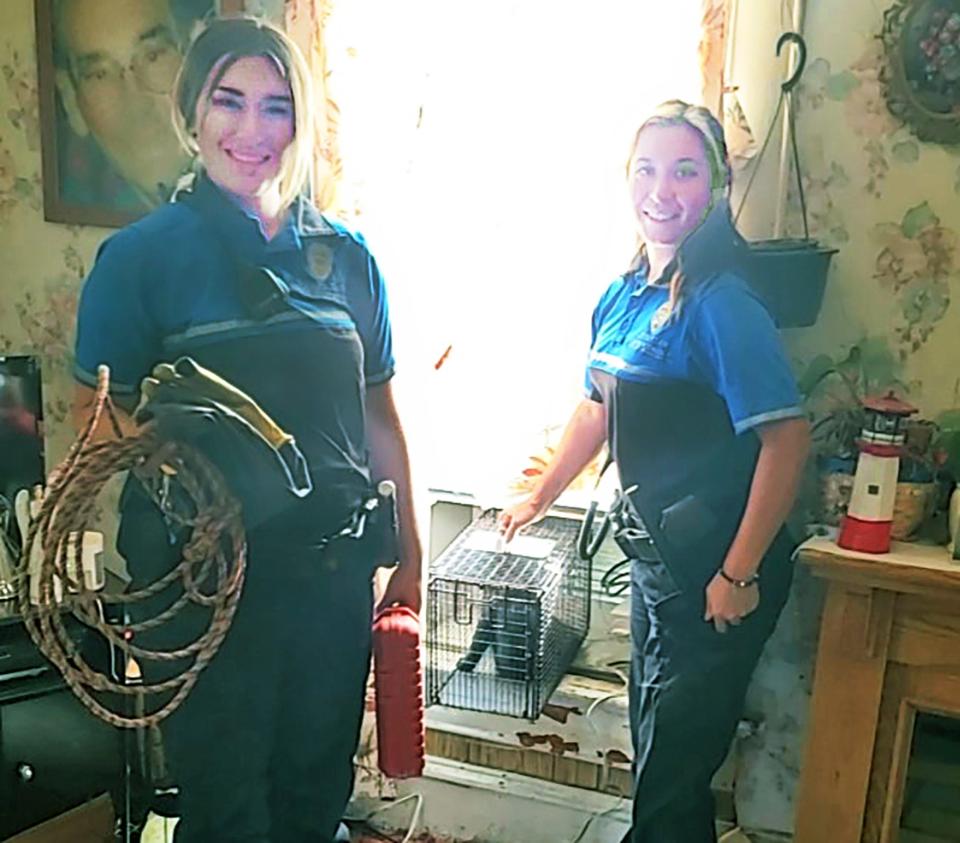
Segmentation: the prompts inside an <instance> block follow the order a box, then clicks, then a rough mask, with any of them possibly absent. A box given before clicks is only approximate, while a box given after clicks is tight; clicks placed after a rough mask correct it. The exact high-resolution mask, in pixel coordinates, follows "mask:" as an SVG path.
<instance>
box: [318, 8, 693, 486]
mask: <svg viewBox="0 0 960 843" xmlns="http://www.w3.org/2000/svg"><path fill="white" fill-rule="evenodd" d="M700 13H701V2H700V0H671V2H669V3H654V2H652V0H634V2H616V1H615V0H596V1H595V2H593V3H570V2H557V0H488V1H487V2H484V3H464V2H458V0H453V2H451V0H409V2H404V3H397V2H395V0H350V1H349V2H343V3H338V4H336V6H335V9H334V12H333V15H332V17H331V19H330V22H329V28H328V48H329V67H330V71H331V80H330V81H331V88H332V93H333V96H334V97H335V99H336V100H337V102H338V103H339V105H340V108H341V120H340V151H341V154H342V156H343V159H344V167H345V179H344V185H343V192H342V196H344V197H345V198H347V199H348V201H349V202H350V204H351V206H352V207H354V208H357V209H359V214H358V215H357V216H354V217H351V218H350V219H349V223H350V224H351V225H353V226H355V227H356V228H357V229H359V230H360V231H362V232H363V233H364V235H365V236H366V237H367V239H368V241H369V243H370V245H371V248H372V250H373V251H374V254H375V255H376V256H377V259H378V260H379V262H380V264H381V266H382V268H383V270H384V273H385V275H386V278H387V283H388V286H389V292H390V297H391V308H392V313H393V319H394V330H395V343H396V349H395V350H396V354H397V360H398V379H397V383H396V390H397V396H398V401H399V402H400V403H401V411H402V413H403V418H404V422H405V426H406V428H407V431H408V436H409V438H410V441H411V448H412V450H413V452H414V460H415V468H416V475H417V479H418V480H419V481H420V484H421V485H423V484H425V483H426V484H429V485H434V486H441V487H444V488H456V489H458V490H465V491H474V492H480V493H483V492H485V491H487V490H488V489H497V488H499V487H500V486H502V484H503V483H504V481H505V480H506V479H508V478H509V476H511V475H512V474H513V473H515V472H516V471H517V470H518V469H519V468H521V467H522V465H523V464H524V461H525V458H526V456H527V455H528V454H529V453H531V452H532V451H533V450H535V449H537V448H538V447H539V446H541V445H543V444H544V436H545V429H546V428H549V427H552V426H557V425H562V424H563V423H564V422H565V421H566V418H567V417H568V415H569V413H570V411H571V410H572V409H573V407H574V405H575V404H576V402H577V401H578V400H579V397H580V395H581V394H582V392H581V390H582V381H583V363H584V360H585V355H586V352H587V346H588V343H589V324H590V314H591V311H592V308H593V306H594V304H595V302H596V299H597V297H598V296H599V294H600V293H601V292H602V291H603V289H604V288H605V287H606V285H607V284H608V283H609V282H610V281H611V280H612V279H613V278H614V277H615V276H616V275H617V274H618V273H619V272H621V271H622V270H623V268H624V267H625V265H626V263H627V262H628V260H629V259H630V257H631V255H632V253H633V242H634V241H633V236H634V235H633V224H632V216H631V210H630V208H629V204H628V202H627V194H626V190H625V184H624V165H625V163H626V156H627V152H628V146H629V143H630V139H631V136H632V132H633V130H634V129H635V127H636V125H637V123H638V122H639V120H640V119H642V118H643V117H644V116H645V115H646V114H647V113H648V112H649V110H650V109H651V107H652V106H653V105H655V104H656V103H657V102H659V101H661V100H663V99H667V98H671V97H680V98H684V99H688V100H693V101H696V100H697V99H698V98H699V90H700V79H699V67H698V62H697V44H698V41H699V37H700ZM448 345H452V350H451V352H450V354H449V357H448V358H447V359H446V362H445V363H444V365H443V366H442V367H441V368H440V369H439V370H437V369H435V368H434V364H435V362H436V361H437V359H438V358H439V357H440V356H441V355H442V354H443V352H444V350H445V349H446V348H447V346H448Z"/></svg>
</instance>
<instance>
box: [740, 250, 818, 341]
mask: <svg viewBox="0 0 960 843" xmlns="http://www.w3.org/2000/svg"><path fill="white" fill-rule="evenodd" d="M748 245H749V249H750V250H749V253H748V258H747V261H746V266H744V267H743V268H742V271H743V272H744V273H745V274H746V276H747V280H748V281H749V282H750V285H751V286H752V287H753V288H754V289H755V290H756V291H757V292H758V293H759V294H760V296H761V297H762V298H763V300H764V302H766V305H767V307H768V308H769V309H770V312H771V313H772V314H773V318H774V320H775V321H776V323H777V325H778V326H779V327H781V328H807V327H809V326H810V325H813V324H814V323H815V322H816V321H817V316H819V315H820V305H821V303H822V302H823V292H824V288H825V287H826V285H827V271H828V270H829V268H830V259H831V258H832V257H833V256H834V255H835V254H836V253H837V250H836V249H832V248H830V247H828V246H822V245H821V244H820V243H818V242H817V241H816V240H811V239H788V238H780V239H777V240H758V241H754V242H748Z"/></svg>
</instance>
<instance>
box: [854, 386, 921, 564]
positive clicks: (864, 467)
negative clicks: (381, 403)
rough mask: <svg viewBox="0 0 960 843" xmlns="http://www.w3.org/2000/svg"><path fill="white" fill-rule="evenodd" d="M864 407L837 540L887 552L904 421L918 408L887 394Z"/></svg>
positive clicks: (868, 550) (875, 551)
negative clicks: (854, 468) (850, 485)
mask: <svg viewBox="0 0 960 843" xmlns="http://www.w3.org/2000/svg"><path fill="white" fill-rule="evenodd" d="M863 409H864V413H865V415H866V419H865V421H864V426H863V430H862V431H861V433H860V440H859V441H858V442H857V446H858V447H859V449H860V457H859V458H858V460H857V472H856V475H855V476H854V479H853V492H852V494H851V495H850V506H848V507H847V514H846V515H845V516H844V518H843V524H842V525H841V527H840V535H839V536H838V537H837V544H838V545H840V547H845V548H847V549H848V550H859V551H861V552H863V553H886V552H887V551H888V550H889V549H890V528H891V526H892V524H893V504H894V499H895V497H896V494H897V473H898V472H899V470H900V454H901V453H902V452H903V443H904V439H905V438H906V437H905V433H904V430H903V423H904V422H905V421H906V419H907V418H908V417H909V416H911V415H913V413H915V412H917V408H916V407H911V406H910V405H909V404H907V403H905V402H904V401H901V400H900V399H898V398H897V397H896V396H895V395H894V394H893V393H892V392H888V393H887V394H886V395H884V396H882V397H876V398H866V399H864V401H863Z"/></svg>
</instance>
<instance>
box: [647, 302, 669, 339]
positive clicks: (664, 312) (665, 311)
mask: <svg viewBox="0 0 960 843" xmlns="http://www.w3.org/2000/svg"><path fill="white" fill-rule="evenodd" d="M669 318H670V302H664V303H663V304H661V305H660V307H658V308H657V309H656V311H655V312H654V314H653V316H652V317H651V319H650V331H651V332H652V333H656V332H657V331H659V330H660V329H661V328H662V327H663V326H664V325H666V324H667V320H668V319H669Z"/></svg>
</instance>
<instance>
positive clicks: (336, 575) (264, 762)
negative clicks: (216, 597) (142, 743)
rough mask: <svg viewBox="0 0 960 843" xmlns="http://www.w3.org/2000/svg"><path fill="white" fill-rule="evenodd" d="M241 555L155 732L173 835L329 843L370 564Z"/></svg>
mask: <svg viewBox="0 0 960 843" xmlns="http://www.w3.org/2000/svg"><path fill="white" fill-rule="evenodd" d="M249 550H250V552H249V563H248V568H247V581H246V584H245V586H244V591H243V595H242V597H241V600H240V605H239V607H238V610H237V613H236V615H235V616H234V620H233V625H232V627H231V629H230V631H229V632H228V634H227V637H226V639H225V641H224V642H223V645H222V647H221V649H220V651H219V652H218V653H217V655H216V656H215V657H214V659H213V660H212V661H211V662H210V664H209V665H208V666H207V668H206V669H205V670H204V671H203V673H201V674H200V677H199V679H198V681H197V684H196V685H195V686H194V688H193V690H192V691H191V693H190V695H189V696H188V697H187V699H186V700H185V702H184V703H183V705H182V706H181V707H180V708H179V709H178V710H177V711H176V712H174V714H173V715H171V716H170V718H168V720H166V721H165V722H164V724H163V727H162V731H163V736H164V749H165V752H166V756H167V761H168V763H169V766H170V773H171V775H172V777H173V779H174V781H175V782H176V784H177V785H178V787H179V799H178V802H179V808H180V816H181V819H180V822H179V823H178V825H177V828H176V832H175V836H174V840H175V841H176V843H227V841H229V843H329V841H332V840H333V838H334V834H335V832H336V829H337V826H338V824H339V821H340V819H341V817H342V816H343V812H344V809H345V807H346V805H347V801H348V799H349V797H350V794H351V792H352V789H353V779H354V772H353V756H354V752H355V750H356V746H357V741H358V738H359V734H360V723H361V719H362V716H363V707H364V694H365V685H366V679H367V674H368V671H369V665H370V644H371V614H372V600H373V597H372V583H371V577H372V572H373V568H372V566H371V565H370V564H368V563H364V562H360V561H357V560H356V559H351V560H345V559H342V558H337V557H335V554H333V553H332V552H328V553H327V554H321V553H319V552H318V551H316V550H304V549H302V548H299V549H298V548H290V547H284V546H282V545H281V544H278V543H275V542H267V543H263V542H260V543H258V542H257V541H251V545H250V549H249ZM335 558H336V561H334V559H335Z"/></svg>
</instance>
